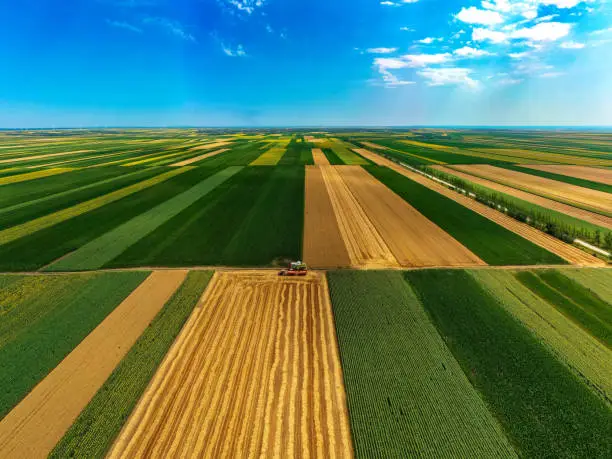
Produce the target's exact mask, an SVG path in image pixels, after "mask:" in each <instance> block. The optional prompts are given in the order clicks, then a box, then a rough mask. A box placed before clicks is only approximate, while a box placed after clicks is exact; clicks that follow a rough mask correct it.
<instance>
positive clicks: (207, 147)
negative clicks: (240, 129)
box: [189, 140, 232, 151]
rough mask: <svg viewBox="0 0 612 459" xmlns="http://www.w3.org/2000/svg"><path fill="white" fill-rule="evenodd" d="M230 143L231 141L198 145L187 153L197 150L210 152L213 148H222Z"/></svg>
mask: <svg viewBox="0 0 612 459" xmlns="http://www.w3.org/2000/svg"><path fill="white" fill-rule="evenodd" d="M230 143H232V141H231V140H220V141H219V142H212V143H206V144H204V145H198V146H197V147H193V148H190V149H189V151H198V150H212V149H213V148H219V147H224V146H226V145H229V144H230Z"/></svg>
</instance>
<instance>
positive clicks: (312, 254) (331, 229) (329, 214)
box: [303, 150, 351, 268]
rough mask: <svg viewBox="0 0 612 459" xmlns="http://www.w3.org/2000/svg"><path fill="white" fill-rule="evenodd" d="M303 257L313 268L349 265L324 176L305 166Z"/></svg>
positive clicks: (315, 168)
mask: <svg viewBox="0 0 612 459" xmlns="http://www.w3.org/2000/svg"><path fill="white" fill-rule="evenodd" d="M313 151H314V150H313ZM303 253H304V261H306V263H308V264H309V265H310V266H312V267H314V268H335V267H344V266H350V265H351V259H350V257H349V254H348V252H347V249H346V246H345V245H344V240H343V239H342V235H341V234H340V228H339V227H338V221H337V220H336V216H335V214H334V208H333V207H332V203H331V201H330V198H329V195H328V194H327V188H326V187H325V182H324V180H323V174H322V173H321V169H320V168H319V167H317V166H306V202H305V205H304V248H303Z"/></svg>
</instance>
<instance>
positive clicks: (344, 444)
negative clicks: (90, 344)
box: [109, 271, 352, 458]
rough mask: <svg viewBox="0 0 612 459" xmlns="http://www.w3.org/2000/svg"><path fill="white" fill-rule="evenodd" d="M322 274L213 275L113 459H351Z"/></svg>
mask: <svg viewBox="0 0 612 459" xmlns="http://www.w3.org/2000/svg"><path fill="white" fill-rule="evenodd" d="M351 456H352V443H351V437H350V433H349V424H348V415H347V409H346V401H345V393H344V386H343V380H342V373H341V367H340V361H339V355H338V349H337V344H336V337H335V331H334V325H333V317H332V311H331V305H330V301H329V295H328V291H327V284H326V280H325V277H324V275H323V274H321V273H317V272H311V273H309V274H308V276H307V277H304V278H285V277H279V276H278V275H277V274H276V273H275V272H270V271H234V272H231V271H226V272H222V273H221V272H218V273H216V274H215V276H214V278H213V280H212V281H211V283H210V285H209V287H208V289H207V291H206V293H205V294H204V296H203V298H202V300H201V301H200V303H199V304H198V306H197V307H196V309H195V310H194V312H193V314H192V316H191V317H190V319H189V320H188V322H187V324H186V325H185V327H184V328H183V331H182V332H181V334H180V335H179V337H178V338H177V340H176V341H175V343H174V345H173V346H172V348H171V349H170V351H169V353H168V355H167V356H166V358H165V360H164V361H163V363H162V365H161V366H160V368H159V369H158V372H157V373H156V375H155V376H154V377H153V380H152V381H151V383H150V385H149V388H148V389H147V391H146V392H145V394H144V395H143V397H142V399H141V400H140V402H139V403H138V405H137V407H136V409H135V410H134V412H133V413H132V415H131V417H130V418H129V420H128V422H127V424H126V425H125V426H124V428H123V430H122V432H121V434H120V435H119V438H118V439H117V441H116V442H115V444H114V445H113V447H112V449H111V451H110V453H109V457H112V458H116V457H160V458H161V457H163V458H166V457H304V458H306V457H351Z"/></svg>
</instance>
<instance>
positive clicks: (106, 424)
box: [49, 271, 213, 458]
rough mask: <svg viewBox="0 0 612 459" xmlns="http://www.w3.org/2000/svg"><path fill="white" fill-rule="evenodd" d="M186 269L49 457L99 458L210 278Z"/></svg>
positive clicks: (102, 455)
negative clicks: (136, 339) (176, 284)
mask: <svg viewBox="0 0 612 459" xmlns="http://www.w3.org/2000/svg"><path fill="white" fill-rule="evenodd" d="M212 274H213V273H212V272H210V271H192V272H190V273H189V275H188V276H187V279H185V282H183V285H181V287H180V288H179V289H178V290H177V292H176V293H175V294H174V296H173V297H172V298H171V299H170V300H169V301H168V303H166V305H165V306H164V308H163V309H162V310H161V311H160V312H159V314H157V316H156V317H155V319H154V320H153V322H151V325H149V327H148V328H147V329H146V330H145V331H144V333H143V334H142V335H141V336H140V338H139V339H138V341H137V342H136V343H135V344H134V346H133V347H132V349H131V350H130V351H129V353H128V354H127V355H126V356H125V357H124V358H123V360H122V361H121V363H120V364H119V365H118V366H117V368H115V370H114V371H113V373H112V374H111V375H110V376H109V378H108V379H107V380H106V382H105V383H104V385H103V386H102V387H101V388H100V390H99V391H98V392H97V394H96V395H95V396H94V398H93V399H92V400H91V401H90V402H89V404H88V405H87V407H86V408H85V409H84V410H83V411H82V412H81V414H80V415H79V417H78V418H77V419H76V421H75V422H74V424H73V425H72V427H71V428H70V430H68V432H66V434H65V435H64V437H63V438H62V439H61V440H60V442H59V443H58V444H57V445H56V447H55V449H54V450H53V451H52V452H51V454H50V456H49V457H52V458H66V457H89V458H102V457H104V456H105V454H106V452H107V450H108V449H109V448H110V446H111V444H112V442H113V440H114V439H115V437H116V436H117V435H118V434H119V432H120V430H121V427H122V426H123V423H124V422H125V421H126V419H127V418H128V416H129V415H130V413H131V412H132V410H133V409H134V407H135V406H136V403H137V402H138V400H139V398H140V396H141V395H142V394H143V392H144V390H145V389H146V387H147V384H148V383H149V381H150V379H151V378H152V377H153V375H154V374H155V371H156V370H157V367H158V366H159V364H160V363H161V362H162V360H163V358H164V356H165V355H166V353H167V352H168V349H169V348H170V346H171V345H172V342H173V341H174V339H175V338H176V336H177V335H178V334H179V332H180V331H181V328H182V327H183V325H184V324H185V322H186V321H187V318H188V317H189V315H190V314H191V311H192V310H193V308H194V307H195V306H196V305H197V303H198V300H199V299H200V297H201V296H202V293H203V292H204V289H205V288H206V286H207V285H208V282H209V280H210V278H211V277H212Z"/></svg>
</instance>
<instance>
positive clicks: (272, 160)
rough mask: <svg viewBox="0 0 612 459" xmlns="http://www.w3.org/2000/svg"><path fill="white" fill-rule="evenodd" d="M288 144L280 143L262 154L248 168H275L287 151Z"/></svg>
mask: <svg viewBox="0 0 612 459" xmlns="http://www.w3.org/2000/svg"><path fill="white" fill-rule="evenodd" d="M287 145H288V142H282V143H281V144H277V145H276V146H274V147H272V148H270V149H268V150H266V151H265V152H263V153H262V154H261V155H260V156H259V157H258V158H257V159H255V161H253V162H251V164H249V165H250V166H276V164H278V162H279V161H280V160H281V158H282V157H283V155H284V154H285V152H286V151H287Z"/></svg>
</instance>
